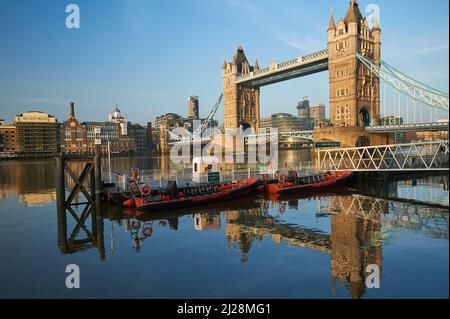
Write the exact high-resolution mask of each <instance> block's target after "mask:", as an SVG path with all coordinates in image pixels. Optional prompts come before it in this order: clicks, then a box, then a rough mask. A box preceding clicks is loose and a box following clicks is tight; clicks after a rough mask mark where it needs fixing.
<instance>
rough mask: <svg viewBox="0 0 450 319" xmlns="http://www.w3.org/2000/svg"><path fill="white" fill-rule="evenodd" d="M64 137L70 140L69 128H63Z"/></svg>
mask: <svg viewBox="0 0 450 319" xmlns="http://www.w3.org/2000/svg"><path fill="white" fill-rule="evenodd" d="M64 138H65V139H66V140H70V138H71V136H70V128H66V129H65V130H64Z"/></svg>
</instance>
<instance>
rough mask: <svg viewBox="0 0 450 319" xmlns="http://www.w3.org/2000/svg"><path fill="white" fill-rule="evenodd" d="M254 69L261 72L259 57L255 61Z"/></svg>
mask: <svg viewBox="0 0 450 319" xmlns="http://www.w3.org/2000/svg"><path fill="white" fill-rule="evenodd" d="M253 69H254V70H259V63H258V57H256V59H255V64H253Z"/></svg>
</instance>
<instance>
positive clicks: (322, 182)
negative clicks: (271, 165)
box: [266, 172, 353, 195]
mask: <svg viewBox="0 0 450 319" xmlns="http://www.w3.org/2000/svg"><path fill="white" fill-rule="evenodd" d="M352 175H353V173H352V172H336V173H326V174H321V175H311V176H304V177H297V176H286V175H281V176H280V177H279V179H278V181H277V182H276V183H268V184H266V191H267V192H269V193H271V194H280V195H281V194H294V193H298V192H302V191H307V190H308V191H310V190H314V189H320V188H326V187H332V186H337V185H342V184H343V183H345V182H346V181H348V180H349V179H350V178H351V176H352Z"/></svg>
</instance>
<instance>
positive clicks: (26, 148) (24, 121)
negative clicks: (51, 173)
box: [14, 111, 59, 157]
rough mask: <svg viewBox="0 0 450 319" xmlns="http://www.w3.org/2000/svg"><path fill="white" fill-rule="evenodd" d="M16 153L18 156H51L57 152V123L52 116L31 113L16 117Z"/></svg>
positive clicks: (35, 112)
mask: <svg viewBox="0 0 450 319" xmlns="http://www.w3.org/2000/svg"><path fill="white" fill-rule="evenodd" d="M14 125H15V126H16V142H17V153H18V154H19V155H20V156H23V157H27V156H52V155H55V154H56V153H57V151H58V136H59V133H58V132H57V131H58V121H57V119H56V118H55V117H54V116H53V115H49V114H47V113H44V112H38V111H32V112H26V113H22V114H19V115H17V116H16V118H15V121H14Z"/></svg>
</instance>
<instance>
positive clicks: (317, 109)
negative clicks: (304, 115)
mask: <svg viewBox="0 0 450 319" xmlns="http://www.w3.org/2000/svg"><path fill="white" fill-rule="evenodd" d="M309 111H310V116H311V118H312V119H313V120H314V122H315V123H318V122H323V121H325V119H326V117H325V104H323V103H319V104H314V105H312V106H311V107H310V108H309Z"/></svg>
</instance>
